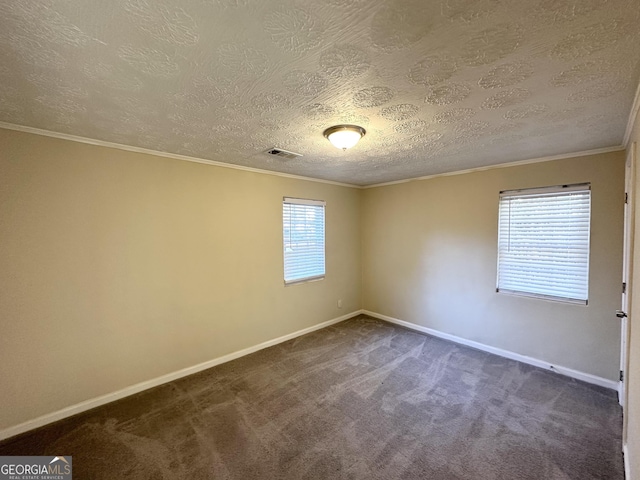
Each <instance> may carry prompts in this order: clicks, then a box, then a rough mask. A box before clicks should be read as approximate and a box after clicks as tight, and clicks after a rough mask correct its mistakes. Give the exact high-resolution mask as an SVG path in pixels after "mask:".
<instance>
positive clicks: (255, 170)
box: [0, 122, 362, 189]
mask: <svg viewBox="0 0 640 480" xmlns="http://www.w3.org/2000/svg"><path fill="white" fill-rule="evenodd" d="M0 128H4V129H6V130H15V131H18V132H25V133H33V134H35V135H42V136H45V137H52V138H58V139H61V140H69V141H71V142H78V143H85V144H88V145H97V146H99V147H107V148H115V149H116V150H125V151H127V152H134V153H143V154H146V155H155V156H157V157H164V158H172V159H174V160H183V161H187V162H195V163H204V164H206V165H213V166H215V167H222V168H231V169H234V170H242V171H245V172H252V173H261V174H264V175H273V176H276V177H284V178H291V179H294V180H305V181H307V182H316V183H326V184H329V185H337V186H339V187H348V188H358V189H359V188H362V187H361V186H360V185H352V184H350V183H341V182H335V181H333V180H323V179H320V178H312V177H305V176H303V175H294V174H291V173H283V172H274V171H271V170H263V169H261V168H253V167H245V166H242V165H234V164H232V163H225V162H217V161H215V160H207V159H205V158H198V157H190V156H188V155H179V154H177V153H167V152H161V151H158V150H151V149H149V148H141V147H133V146H131V145H123V144H120V143H114V142H107V141H104V140H96V139H93V138H87V137H80V136H77V135H70V134H67V133H59V132H53V131H51V130H43V129H40V128H34V127H27V126H24V125H16V124H13V123H6V122H0Z"/></svg>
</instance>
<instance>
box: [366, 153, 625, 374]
mask: <svg viewBox="0 0 640 480" xmlns="http://www.w3.org/2000/svg"><path fill="white" fill-rule="evenodd" d="M580 182H591V184H592V230H591V255H590V278H589V305H588V306H580V305H573V304H567V303H559V302H553V301H547V300H540V299H534V298H527V297H519V296H513V295H507V294H499V293H496V291H495V288H496V264H497V257H496V255H497V228H498V194H499V192H500V191H501V190H511V189H519V188H528V187H542V186H548V185H559V184H569V183H580ZM623 192H624V154H623V152H615V153H609V154H604V155H596V156H590V157H582V158H574V159H566V160H558V161H553V162H544V163H537V164H531V165H523V166H514V167H507V168H500V169H493V170H487V171H482V172H475V173H468V174H461V175H453V176H445V177H437V178H433V179H428V180H421V181H413V182H408V183H402V184H397V185H391V186H386V187H377V188H371V189H367V190H365V191H364V196H363V212H362V214H363V218H362V238H363V239H364V244H363V257H362V263H363V308H364V309H366V310H370V311H373V312H376V313H380V314H383V315H388V316H391V317H394V318H398V319H400V320H405V321H408V322H412V323H415V324H418V325H422V326H425V327H429V328H433V329H436V330H440V331H442V332H446V333H449V334H453V335H457V336H459V337H463V338H465V339H468V340H473V341H476V342H480V343H483V344H486V345H490V346H493V347H497V348H501V349H504V350H509V351H512V352H516V353H519V354H521V355H527V356H530V357H534V358H536V359H539V360H543V361H546V362H549V363H550V364H553V365H557V366H562V367H568V368H572V369H575V370H578V371H581V372H585V373H588V374H592V375H596V376H599V377H604V378H606V379H609V380H616V379H617V374H618V366H619V339H620V326H619V322H618V320H617V319H616V317H615V316H614V311H615V309H616V308H619V306H620V287H621V281H622V267H621V262H622V233H623Z"/></svg>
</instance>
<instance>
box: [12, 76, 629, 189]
mask: <svg viewBox="0 0 640 480" xmlns="http://www.w3.org/2000/svg"><path fill="white" fill-rule="evenodd" d="M639 94H640V88H639V90H638V92H637V93H636V100H635V102H634V107H633V108H632V115H630V117H629V122H630V123H629V125H630V126H631V127H633V121H632V117H633V118H635V115H636V114H637V112H638V109H639V108H640V99H639ZM631 127H629V126H627V134H625V138H626V137H627V136H628V135H630V132H631ZM0 128H4V129H6V130H15V131H18V132H25V133H33V134H35V135H42V136H45V137H52V138H58V139H61V140H69V141H71V142H78V143H84V144H87V145H96V146H99V147H107V148H114V149H116V150H124V151H127V152H134V153H143V154H146V155H155V156H157V157H164V158H171V159H174V160H182V161H187V162H194V163H202V164H206V165H213V166H215V167H222V168H231V169H234V170H242V171H245V172H252V173H261V174H264V175H272V176H276V177H283V178H291V179H294V180H304V181H308V182H315V183H325V184H328V185H337V186H339V187H347V188H355V189H358V190H366V189H369V188H377V187H386V186H389V185H398V184H400V183H407V182H414V181H419V180H429V179H431V178H438V177H448V176H451V175H464V174H466V173H473V172H483V171H485V170H493V169H495V168H508V167H516V166H518V165H528V164H531V163H541V162H549V161H553V160H563V159H567V158H575V157H584V156H588V155H598V154H602V153H609V152H618V151H620V150H624V149H625V148H626V147H625V145H626V142H625V143H624V144H623V145H616V146H613V147H605V148H597V149H594V150H585V151H582V152H572V153H564V154H561V155H553V156H548V157H539V158H531V159H527V160H518V161H515V162H508V163H501V164H498V165H487V166H483V167H475V168H469V169H466V170H456V171H453V172H444V173H436V174H434V175H426V176H423V177H414V178H406V179H403V180H394V181H391V182H383V183H375V184H373V185H355V184H351V183H341V182H336V181H333V180H323V179H320V178H312V177H305V176H303V175H294V174H291V173H282V172H273V171H271V170H263V169H260V168H253V167H245V166H242V165H234V164H232V163H225V162H218V161H215V160H207V159H204V158H197V157H190V156H187V155H179V154H177V153H167V152H160V151H158V150H151V149H148V148H141V147H133V146H131V145H123V144H120V143H113V142H106V141H104V140H96V139H93V138H87V137H80V136H77V135H70V134H67V133H59V132H53V131H51V130H43V129H40V128H34V127H27V126H24V125H16V124H13V123H6V122H0Z"/></svg>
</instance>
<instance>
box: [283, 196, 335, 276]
mask: <svg viewBox="0 0 640 480" xmlns="http://www.w3.org/2000/svg"><path fill="white" fill-rule="evenodd" d="M324 207H325V202H323V201H320V200H304V199H301V198H287V197H285V198H284V200H283V202H282V223H283V239H284V283H285V284H289V283H296V282H304V281H308V280H317V279H320V278H324V274H325V269H324Z"/></svg>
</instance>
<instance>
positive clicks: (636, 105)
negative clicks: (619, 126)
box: [622, 83, 640, 148]
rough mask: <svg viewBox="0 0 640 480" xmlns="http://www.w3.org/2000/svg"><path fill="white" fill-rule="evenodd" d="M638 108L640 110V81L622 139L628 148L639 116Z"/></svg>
mask: <svg viewBox="0 0 640 480" xmlns="http://www.w3.org/2000/svg"><path fill="white" fill-rule="evenodd" d="M638 110H640V83H638V88H636V96H635V97H634V99H633V104H632V105H631V111H630V112H629V119H628V120H627V129H626V130H625V132H624V138H623V140H622V145H624V146H625V147H626V148H628V147H629V139H630V138H631V131H632V130H633V125H634V123H635V122H636V118H638Z"/></svg>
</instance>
